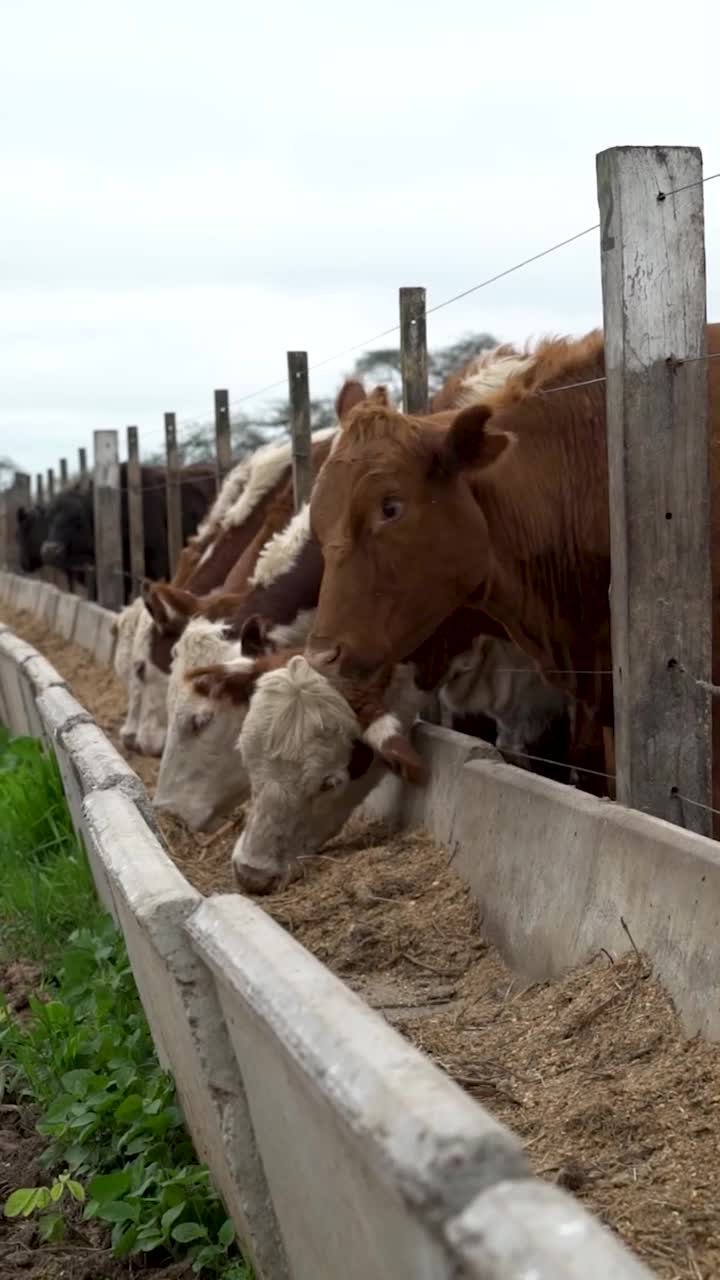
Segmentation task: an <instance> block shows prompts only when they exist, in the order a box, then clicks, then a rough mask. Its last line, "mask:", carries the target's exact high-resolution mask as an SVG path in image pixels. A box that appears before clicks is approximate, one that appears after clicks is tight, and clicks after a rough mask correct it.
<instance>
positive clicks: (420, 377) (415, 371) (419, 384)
mask: <svg viewBox="0 0 720 1280" xmlns="http://www.w3.org/2000/svg"><path fill="white" fill-rule="evenodd" d="M400 365H401V372H402V391H403V412H404V413H412V414H416V413H427V410H428V359H427V325H426V322H425V290H424V289H420V288H414V287H413V288H407V289H401V290H400Z"/></svg>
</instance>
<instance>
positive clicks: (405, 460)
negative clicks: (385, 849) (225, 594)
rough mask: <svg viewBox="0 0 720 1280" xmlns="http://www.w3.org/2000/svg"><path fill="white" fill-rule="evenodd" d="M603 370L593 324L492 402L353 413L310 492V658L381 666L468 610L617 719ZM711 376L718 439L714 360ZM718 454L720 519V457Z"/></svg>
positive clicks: (711, 330)
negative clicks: (318, 551) (315, 568)
mask: <svg viewBox="0 0 720 1280" xmlns="http://www.w3.org/2000/svg"><path fill="white" fill-rule="evenodd" d="M708 351H709V352H710V353H711V354H717V353H719V352H720V325H710V326H708ZM604 373H605V366H604V350H603V339H602V334H600V333H599V332H595V333H592V334H589V335H588V336H587V337H585V338H583V339H580V340H578V341H569V340H562V339H558V340H548V341H546V342H543V343H541V344H540V345H539V347H538V348H537V350H536V352H535V353H534V355H533V356H532V357H531V358H530V360H529V362H528V363H527V364H526V365H525V367H524V368H521V369H520V370H519V371H518V372H517V373H515V374H513V375H511V376H510V378H509V379H508V380H507V382H506V383H505V384H504V386H502V387H501V388H500V389H499V390H498V392H497V393H496V394H495V395H493V396H489V397H487V399H486V401H485V402H484V403H481V404H476V405H471V406H470V407H468V408H465V409H463V410H462V411H460V412H445V413H438V414H435V415H431V416H428V417H426V418H413V417H410V416H408V415H404V414H400V413H397V412H394V411H392V410H390V409H387V408H383V407H381V406H378V405H370V404H366V405H360V406H358V407H357V408H356V409H355V410H354V411H353V412H352V413H351V414H350V415H348V416H347V417H346V418H345V420H344V421H343V423H342V430H341V433H340V435H339V436H338V438H337V439H336V441H335V442H334V447H333V451H332V453H331V456H330V457H329V459H328V461H327V463H326V465H325V466H324V468H323V470H322V472H321V474H320V476H319V477H318V481H317V482H316V485H315V487H314V490H313V495H312V502H311V524H312V527H313V531H314V534H315V535H316V536H317V538H318V540H319V542H320V545H321V547H322V551H323V556H324V561H325V571H324V575H323V583H322V587H321V592H320V599H319V604H318V610H317V614H316V618H315V623H314V626H313V631H312V633H311V636H310V640H309V644H308V652H309V653H310V654H312V653H320V654H322V655H324V660H325V661H327V655H328V654H330V655H332V662H333V664H334V668H335V669H336V670H338V671H340V672H344V673H352V674H353V675H356V676H357V675H359V674H361V673H363V672H364V673H368V674H370V673H374V672H376V671H377V670H378V669H379V668H381V667H382V666H383V665H385V664H387V663H389V662H395V661H403V660H404V659H406V658H407V655H408V654H410V653H412V652H413V650H415V649H416V648H417V647H418V646H419V645H420V644H421V643H422V642H423V640H424V639H426V638H427V637H428V636H430V635H431V634H432V633H433V631H434V630H435V629H436V628H437V627H438V626H439V624H440V623H441V622H442V621H443V619H447V618H448V617H450V615H451V614H452V613H453V612H454V611H455V610H456V609H457V608H458V607H459V606H461V605H469V606H473V607H478V608H480V609H482V610H483V611H484V612H485V613H486V614H488V615H489V616H491V617H492V618H494V619H495V620H496V621H497V622H498V623H499V624H500V625H502V627H503V628H504V629H505V631H506V632H507V634H508V636H509V637H510V638H511V639H512V640H513V641H514V643H515V644H517V645H518V646H519V647H520V648H521V649H522V650H523V651H524V652H525V653H526V654H527V655H528V656H529V657H530V658H531V660H532V661H533V662H534V663H535V665H536V666H537V667H538V668H539V669H540V670H542V671H544V672H545V673H547V677H548V679H549V680H551V681H552V682H553V683H556V684H557V685H558V687H560V688H562V689H563V690H564V691H565V692H566V693H568V694H569V695H570V696H571V697H573V698H575V699H577V700H578V702H579V703H580V704H581V706H582V707H583V708H584V710H585V711H586V712H587V714H588V715H589V716H590V717H592V716H594V717H595V718H596V721H597V723H598V724H600V725H607V726H611V725H612V686H611V679H610V678H608V677H607V676H606V675H603V674H602V673H603V672H608V671H609V670H610V669H611V663H610V617H609V601H608V587H609V576H610V538H609V519H608V482H607V456H606V433H605V394H606V393H605V385H604ZM707 373H708V387H709V395H710V413H711V429H712V433H713V436H714V437H715V439H716V440H717V439H718V438H719V437H720V367H719V363H718V361H715V360H711V361H708V365H707ZM580 383H582V384H586V385H576V384H580ZM563 388H567V389H563ZM548 392H551V393H552V394H548ZM712 459H713V462H712V469H711V473H712V481H713V520H714V527H717V526H718V522H719V521H720V514H719V513H718V508H719V506H720V502H719V499H720V484H719V483H718V469H719V468H718V462H717V461H716V459H720V455H718V453H717V451H716V450H713V453H712ZM713 545H714V547H716V548H718V549H720V539H718V537H714V539H713ZM716 581H717V577H716ZM715 608H716V610H718V608H720V601H719V600H718V596H717V593H716V596H715ZM719 621H720V619H718V618H717V617H716V618H715V620H714V622H715V627H716V634H717V625H718V622H719ZM714 652H715V663H714V665H715V673H714V674H715V678H717V677H718V676H720V670H718V661H719V660H720V648H719V646H718V644H717V643H716V644H715V646H714ZM588 672H592V673H594V674H590V675H588V674H586V673H588ZM716 719H717V718H716Z"/></svg>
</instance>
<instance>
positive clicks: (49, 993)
mask: <svg viewBox="0 0 720 1280" xmlns="http://www.w3.org/2000/svg"><path fill="white" fill-rule="evenodd" d="M20 779H22V782H21V785H20ZM8 780H10V781H9V794H10V799H9V801H8V793H7V790H6V788H7V786H8ZM19 786H20V789H21V790H23V792H24V795H23V796H20V795H19V789H18V788H19ZM58 788H59V794H58ZM31 814H32V815H34V817H33V818H32V821H33V822H34V823H35V831H36V832H37V831H39V832H40V835H41V838H42V839H43V841H44V846H45V847H43V848H42V849H40V850H38V849H37V848H35V846H34V845H33V844H32V839H31V838H30V837H29V836H27V833H26V826H27V823H28V822H29V821H30V820H31ZM50 814H52V824H53V826H52V830H54V831H55V832H56V834H57V836H58V839H57V840H55V841H53V840H50V839H48V825H47V824H48V822H50V817H49V815H50ZM5 815H7V816H8V818H9V825H8V826H6V827H4V828H3V834H2V837H1V838H0V895H2V894H3V893H4V885H5V883H6V881H7V880H8V879H9V878H10V877H11V868H12V864H13V856H14V855H13V852H12V850H13V841H14V839H15V840H16V847H17V848H18V849H20V850H21V853H20V855H19V856H20V858H23V857H24V858H26V859H27V860H28V864H29V866H30V867H31V870H30V872H29V879H30V881H33V880H34V881H37V882H39V881H40V880H41V879H42V877H45V878H46V888H47V892H43V893H40V892H37V893H36V897H35V900H34V902H35V905H34V907H33V910H32V911H30V912H28V911H26V905H27V899H26V898H24V897H22V896H20V897H18V896H17V895H16V896H15V897H12V896H11V898H10V900H9V901H5V899H4V898H3V901H2V907H1V908H0V912H2V917H0V918H3V923H5V922H8V923H9V924H11V925H12V926H13V928H14V934H13V937H14V943H13V958H14V959H17V958H20V957H21V956H22V958H26V957H33V958H37V957H38V956H42V957H43V962H44V963H43V974H42V986H43V991H42V993H41V996H38V995H31V996H30V998H29V1002H28V1008H27V1010H26V1011H25V1012H24V1014H23V1016H22V1018H18V1017H17V1016H15V1015H13V1013H12V1012H11V1011H10V1010H8V1009H7V1008H5V1007H4V1006H2V1004H1V1003H0V1060H2V1063H3V1075H2V1082H1V1084H2V1087H3V1088H4V1090H5V1092H6V1093H7V1094H8V1096H10V1097H12V1098H13V1099H14V1100H17V1101H20V1102H23V1103H25V1104H28V1105H30V1106H32V1107H33V1108H34V1109H35V1110H36V1112H37V1113H38V1117H39V1118H38V1121H37V1126H36V1127H37V1129H38V1131H39V1133H41V1134H42V1135H43V1136H44V1138H45V1139H46V1141H47V1145H46V1147H45V1150H44V1152H43V1155H42V1157H41V1164H42V1165H43V1166H44V1167H45V1168H47V1169H48V1170H50V1171H55V1170H59V1169H62V1170H63V1172H61V1173H58V1174H56V1175H55V1177H54V1179H53V1180H52V1182H51V1183H50V1185H49V1186H40V1187H30V1188H18V1189H17V1190H15V1191H13V1192H12V1194H11V1195H10V1196H9V1197H8V1199H7V1201H6V1203H5V1206H4V1212H5V1215H6V1216H7V1217H9V1218H12V1217H17V1216H25V1217H30V1216H32V1215H35V1214H37V1215H38V1227H39V1231H40V1234H41V1237H42V1238H43V1239H45V1240H49V1241H52V1240H58V1239H61V1238H62V1235H63V1233H64V1232H65V1231H66V1228H67V1225H68V1218H67V1214H66V1212H64V1209H65V1206H66V1205H68V1204H70V1202H71V1201H78V1202H82V1204H83V1209H82V1216H83V1218H84V1219H85V1220H95V1221H99V1222H102V1223H104V1224H106V1225H107V1227H108V1229H109V1232H110V1240H111V1246H112V1249H113V1252H114V1254H115V1255H116V1256H118V1257H123V1256H126V1255H131V1254H138V1255H143V1254H145V1255H147V1254H154V1253H155V1252H156V1251H159V1253H160V1255H165V1256H166V1257H170V1258H177V1259H188V1260H190V1261H191V1262H192V1266H193V1269H194V1271H195V1272H197V1273H198V1274H199V1275H203V1276H207V1277H211V1278H215V1277H217V1278H218V1280H220V1278H222V1280H250V1277H251V1272H250V1270H249V1268H248V1267H247V1266H246V1264H245V1263H244V1261H243V1260H242V1258H241V1257H240V1255H239V1253H238V1250H237V1246H236V1244H235V1233H234V1229H233V1225H232V1222H231V1221H230V1219H229V1218H228V1216H227V1213H226V1211H225V1209H224V1207H223V1204H222V1202H221V1200H220V1199H219V1197H218V1196H217V1195H216V1193H215V1191H214V1190H213V1188H212V1187H211V1185H210V1181H209V1175H208V1170H207V1169H206V1168H205V1166H204V1165H200V1164H199V1163H198V1161H197V1159H196V1157H195V1153H194V1150H193V1146H192V1143H191V1141H190V1138H189V1135H188V1133H187V1131H186V1129H185V1127H184V1124H183V1120H182V1115H181V1112H180V1108H179V1106H178V1103H177V1099H176V1094H175V1086H174V1082H173V1080H172V1078H171V1077H170V1076H169V1075H168V1074H167V1073H166V1072H165V1071H163V1070H162V1068H161V1066H160V1064H159V1062H158V1060H157V1057H156V1055H155V1050H154V1046H153V1043H152V1038H151V1036H150V1031H149V1028H148V1026H147V1022H146V1020H145V1016H144V1013H143V1009H142V1005H141V1004H140V1000H139V997H138V994H137V990H136V987H135V983H134V980H133V976H132V972H131V969H130V964H129V961H128V956H127V953H126V950H125V946H124V943H123V940H122V938H121V937H120V935H119V934H118V933H117V932H116V930H115V928H114V926H113V923H112V921H111V920H110V919H109V917H108V916H107V915H106V914H105V913H104V912H102V911H101V910H100V908H99V907H98V906H97V904H96V902H95V899H94V895H92V892H91V880H90V877H89V872H88V869H87V863H86V860H85V856H84V852H83V851H82V849H81V848H80V847H79V846H78V843H77V840H76V839H75V836H74V833H73V831H72V826H71V823H70V819H69V816H68V815H67V810H66V807H65V801H64V796H63V794H62V785H61V783H60V780H59V775H58V774H57V766H56V765H55V763H54V761H51V760H50V759H48V757H47V756H45V755H44V754H43V752H42V751H41V750H40V749H39V748H38V747H37V744H34V743H30V744H29V745H28V743H27V742H26V741H24V740H20V741H19V742H18V741H17V740H16V741H15V742H8V741H7V739H5V740H4V741H2V742H0V817H4V816H5ZM38 815H41V816H40V818H38ZM0 826H2V822H1V821H0ZM13 831H15V837H14V836H13ZM17 868H18V863H17V861H16V862H15V869H16V870H17ZM89 887H90V888H89ZM57 893H62V894H65V895H66V903H65V907H64V909H63V913H62V914H61V913H60V909H59V908H58V907H57V905H56V904H55V903H54V898H55V895H56V894H57ZM83 921H86V922H87V923H82V924H81V922H83ZM53 928H58V929H59V931H60V938H61V941H60V942H59V944H55V942H54V940H53V943H52V945H50V943H49V942H48V938H49V936H50V934H51V931H52V929H53ZM34 930H37V933H34ZM43 935H44V938H45V942H44V944H43V941H42V940H43ZM21 946H23V947H24V948H25V951H24V952H22V951H19V949H20V947H21ZM76 1212H77V1210H76Z"/></svg>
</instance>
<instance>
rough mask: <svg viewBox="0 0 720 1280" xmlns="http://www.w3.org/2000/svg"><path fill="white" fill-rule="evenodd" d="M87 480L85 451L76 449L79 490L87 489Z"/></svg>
mask: <svg viewBox="0 0 720 1280" xmlns="http://www.w3.org/2000/svg"><path fill="white" fill-rule="evenodd" d="M87 478H88V475H87V450H86V449H78V479H79V481H80V488H81V489H86V488H87Z"/></svg>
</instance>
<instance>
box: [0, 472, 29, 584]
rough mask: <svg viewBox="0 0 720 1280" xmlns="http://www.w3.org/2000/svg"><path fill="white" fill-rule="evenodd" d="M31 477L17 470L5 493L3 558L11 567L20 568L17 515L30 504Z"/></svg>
mask: <svg viewBox="0 0 720 1280" xmlns="http://www.w3.org/2000/svg"><path fill="white" fill-rule="evenodd" d="M30 501H31V495H30V477H29V476H28V475H26V474H25V472H24V471H16V472H15V475H14V477H13V482H12V484H11V485H10V487H9V488H8V489H6V490H5V491H4V493H3V507H4V512H5V518H4V521H3V523H4V526H5V528H4V535H3V542H4V551H3V559H4V561H5V564H6V565H7V566H8V568H9V569H15V570H17V569H19V568H20V555H19V551H18V540H17V517H18V511H19V510H20V509H21V507H24V508H25V509H27V508H28V507H29V506H30Z"/></svg>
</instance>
